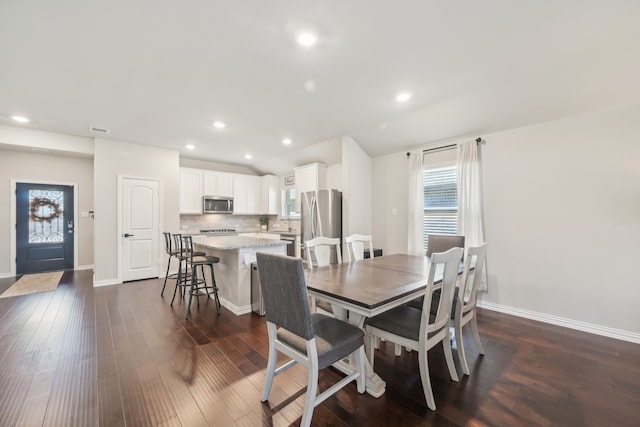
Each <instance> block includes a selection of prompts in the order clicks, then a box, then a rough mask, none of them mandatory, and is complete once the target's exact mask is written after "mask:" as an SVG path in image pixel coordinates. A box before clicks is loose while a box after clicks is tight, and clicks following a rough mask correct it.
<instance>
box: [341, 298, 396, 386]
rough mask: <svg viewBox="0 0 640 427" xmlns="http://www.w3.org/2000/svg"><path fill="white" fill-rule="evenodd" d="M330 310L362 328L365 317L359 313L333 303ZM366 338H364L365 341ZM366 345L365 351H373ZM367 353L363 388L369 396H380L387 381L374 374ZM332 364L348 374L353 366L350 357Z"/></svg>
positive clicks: (352, 369)
mask: <svg viewBox="0 0 640 427" xmlns="http://www.w3.org/2000/svg"><path fill="white" fill-rule="evenodd" d="M331 308H332V310H333V315H334V316H335V317H336V318H337V319H340V320H345V321H348V322H349V323H351V324H352V325H355V326H357V327H359V328H361V329H363V328H364V321H365V317H364V316H362V315H360V314H356V313H353V312H347V310H345V309H344V308H342V307H336V306H335V305H332V307H331ZM366 341H367V340H366V339H365V342H366ZM367 347H368V346H366V345H365V351H366V352H370V351H374V349H372V348H371V349H370V348H367ZM368 354H369V353H367V358H366V359H365V361H364V365H365V366H364V369H365V371H366V374H367V378H365V388H366V391H367V393H369V394H370V395H371V396H373V397H380V396H382V395H383V394H384V392H385V390H386V387H387V383H385V382H384V380H383V379H382V378H380V376H379V375H378V374H376V373H375V372H374V371H373V368H372V367H371V364H370V363H369V357H368ZM333 366H334V367H335V368H336V369H338V370H339V371H341V372H343V373H345V374H347V375H349V374H350V373H352V372H353V371H354V368H353V360H351V357H350V358H349V359H348V361H347V360H342V361H339V362H337V363H334V364H333Z"/></svg>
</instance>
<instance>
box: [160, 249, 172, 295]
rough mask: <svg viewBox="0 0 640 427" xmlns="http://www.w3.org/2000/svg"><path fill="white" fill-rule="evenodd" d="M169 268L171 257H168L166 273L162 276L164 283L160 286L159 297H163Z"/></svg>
mask: <svg viewBox="0 0 640 427" xmlns="http://www.w3.org/2000/svg"><path fill="white" fill-rule="evenodd" d="M170 267H171V255H169V261H167V272H166V273H165V275H164V283H163V284H162V292H160V296H164V288H166V287H167V279H168V278H169V268H170Z"/></svg>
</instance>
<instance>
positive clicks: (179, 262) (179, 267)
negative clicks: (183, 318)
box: [171, 258, 182, 306]
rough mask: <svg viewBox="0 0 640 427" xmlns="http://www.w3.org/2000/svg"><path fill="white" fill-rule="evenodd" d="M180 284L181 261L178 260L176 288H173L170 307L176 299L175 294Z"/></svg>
mask: <svg viewBox="0 0 640 427" xmlns="http://www.w3.org/2000/svg"><path fill="white" fill-rule="evenodd" d="M180 283H182V260H180V258H178V275H177V276H176V287H175V288H173V298H171V306H173V301H174V300H175V299H176V292H177V291H178V287H179V286H180Z"/></svg>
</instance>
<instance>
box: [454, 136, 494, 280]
mask: <svg viewBox="0 0 640 427" xmlns="http://www.w3.org/2000/svg"><path fill="white" fill-rule="evenodd" d="M457 169H458V233H459V234H461V235H463V236H465V246H467V247H469V246H478V245H479V244H481V243H484V241H485V240H484V220H483V209H482V168H481V164H480V158H479V154H478V143H476V141H475V140H470V141H463V142H460V143H458V144H457ZM485 267H486V266H485ZM479 289H480V290H482V291H486V290H487V269H486V268H484V270H483V275H482V278H481V280H480V287H479Z"/></svg>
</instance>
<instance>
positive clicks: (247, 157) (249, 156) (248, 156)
mask: <svg viewBox="0 0 640 427" xmlns="http://www.w3.org/2000/svg"><path fill="white" fill-rule="evenodd" d="M244 158H245V159H251V158H253V156H252V155H251V154H245V155H244Z"/></svg>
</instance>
